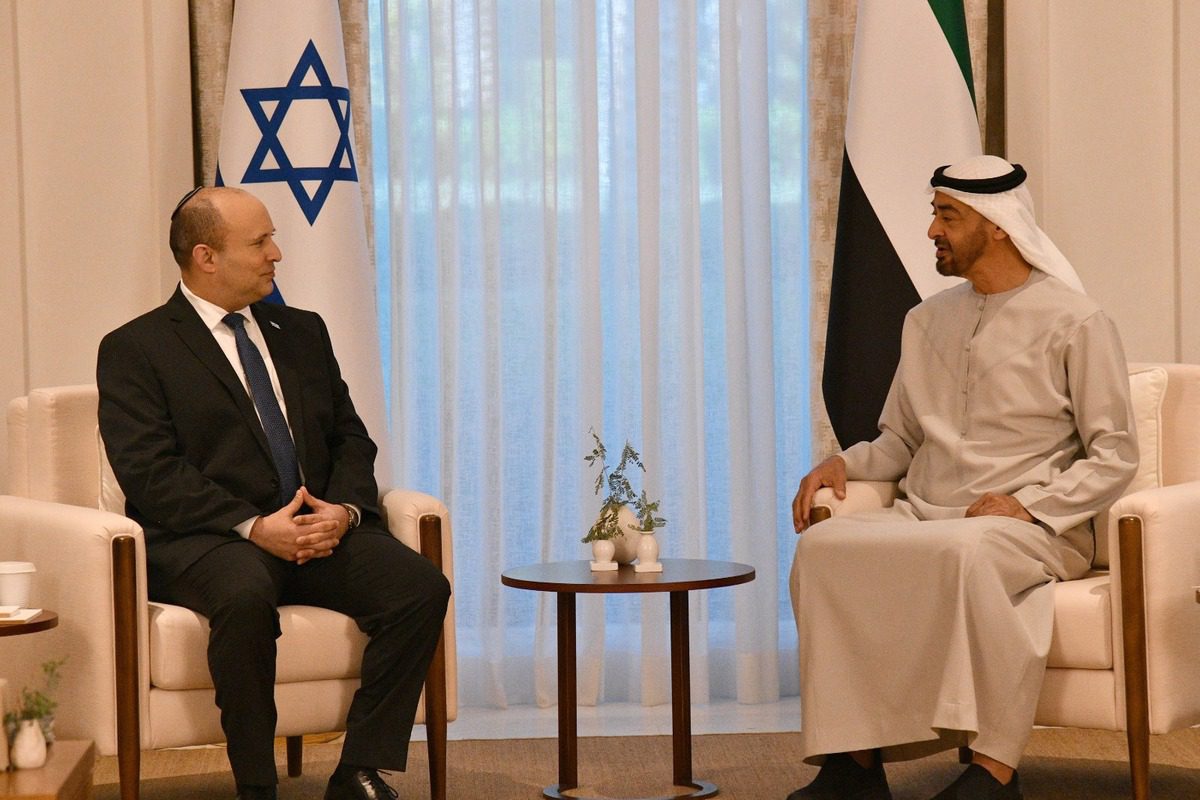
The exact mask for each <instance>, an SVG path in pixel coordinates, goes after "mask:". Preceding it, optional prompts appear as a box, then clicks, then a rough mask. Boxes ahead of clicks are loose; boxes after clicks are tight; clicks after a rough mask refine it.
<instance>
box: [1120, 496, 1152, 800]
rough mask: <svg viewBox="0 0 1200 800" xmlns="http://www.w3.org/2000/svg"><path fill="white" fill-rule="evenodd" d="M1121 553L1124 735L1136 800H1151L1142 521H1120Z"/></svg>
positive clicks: (1128, 518)
mask: <svg viewBox="0 0 1200 800" xmlns="http://www.w3.org/2000/svg"><path fill="white" fill-rule="evenodd" d="M1117 535H1118V540H1119V547H1120V553H1121V639H1122V642H1123V644H1124V648H1125V733H1126V736H1127V737H1128V740H1129V776H1130V780H1131V782H1132V789H1133V794H1132V796H1133V800H1149V798H1150V696H1149V689H1148V676H1147V667H1146V594H1145V573H1144V568H1143V564H1142V521H1141V519H1140V518H1138V517H1133V516H1126V517H1121V518H1120V520H1118V521H1117Z"/></svg>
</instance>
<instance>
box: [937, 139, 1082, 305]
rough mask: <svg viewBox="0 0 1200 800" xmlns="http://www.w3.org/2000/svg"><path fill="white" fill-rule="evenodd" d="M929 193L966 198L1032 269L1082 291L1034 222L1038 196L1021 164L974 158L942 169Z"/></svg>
mask: <svg viewBox="0 0 1200 800" xmlns="http://www.w3.org/2000/svg"><path fill="white" fill-rule="evenodd" d="M998 187H1000V188H998ZM1005 187H1006V188H1005ZM929 190H930V191H931V192H941V193H943V194H946V195H949V196H950V197H953V198H955V199H957V200H961V201H962V202H964V203H966V204H967V205H969V206H970V207H971V208H973V209H975V210H976V211H978V212H979V213H980V214H982V215H983V216H984V217H985V218H986V219H988V220H990V221H991V222H993V223H995V224H996V225H999V226H1000V227H1001V228H1002V229H1003V230H1004V232H1005V233H1007V234H1008V236H1009V238H1010V239H1012V241H1013V244H1015V245H1016V246H1017V251H1018V252H1020V254H1021V256H1022V257H1023V258H1024V259H1025V260H1026V261H1028V262H1029V265H1030V266H1031V267H1036V268H1037V269H1040V270H1041V271H1042V272H1045V273H1046V274H1048V275H1053V276H1054V277H1055V278H1058V279H1059V280H1060V281H1062V282H1063V283H1065V284H1067V286H1070V287H1071V288H1072V289H1074V290H1075V291H1077V292H1080V293H1083V282H1082V281H1080V280H1079V275H1078V274H1077V273H1076V272H1075V268H1074V267H1072V266H1071V262H1070V261H1068V260H1067V257H1066V256H1064V255H1063V254H1062V252H1061V251H1059V249H1058V248H1057V247H1055V245H1054V242H1052V241H1050V237H1049V236H1047V235H1046V233H1045V231H1043V230H1042V229H1041V228H1039V227H1038V225H1037V222H1035V221H1034V217H1033V196H1032V195H1030V194H1029V188H1028V187H1027V186H1026V185H1025V170H1024V169H1022V168H1021V165H1020V164H1017V165H1013V164H1010V163H1008V162H1007V161H1005V160H1004V159H1003V158H999V157H997V156H974V157H972V158H968V159H965V160H963V161H960V162H959V163H957V164H952V165H949V166H945V167H940V168H938V170H937V171H936V172H935V173H934V176H933V178H932V179H931V180H930V186H929Z"/></svg>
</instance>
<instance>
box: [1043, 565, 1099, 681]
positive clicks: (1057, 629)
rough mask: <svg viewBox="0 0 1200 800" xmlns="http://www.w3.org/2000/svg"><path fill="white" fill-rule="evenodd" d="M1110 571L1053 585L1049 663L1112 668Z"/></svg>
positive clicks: (1063, 665) (1066, 666)
mask: <svg viewBox="0 0 1200 800" xmlns="http://www.w3.org/2000/svg"><path fill="white" fill-rule="evenodd" d="M1111 583H1112V581H1111V579H1110V577H1109V575H1108V574H1107V573H1104V574H1099V575H1093V576H1091V577H1087V578H1082V579H1080V580H1077V581H1062V582H1060V583H1057V584H1055V585H1054V638H1053V639H1052V640H1051V642H1050V659H1049V661H1048V662H1047V664H1046V666H1047V667H1049V668H1051V669H1054V668H1071V669H1112V668H1113V647H1112V597H1111V589H1110V584H1111Z"/></svg>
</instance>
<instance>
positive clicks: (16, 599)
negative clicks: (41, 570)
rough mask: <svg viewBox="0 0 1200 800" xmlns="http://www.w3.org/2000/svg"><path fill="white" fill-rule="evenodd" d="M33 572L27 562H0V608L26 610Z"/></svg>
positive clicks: (33, 569) (33, 567)
mask: <svg viewBox="0 0 1200 800" xmlns="http://www.w3.org/2000/svg"><path fill="white" fill-rule="evenodd" d="M35 572H37V567H35V566H34V565H33V564H31V563H29V562H28V561H0V606H19V607H21V608H28V607H29V590H30V589H32V588H33V573H35Z"/></svg>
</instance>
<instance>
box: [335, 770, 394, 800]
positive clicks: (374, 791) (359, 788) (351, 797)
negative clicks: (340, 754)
mask: <svg viewBox="0 0 1200 800" xmlns="http://www.w3.org/2000/svg"><path fill="white" fill-rule="evenodd" d="M399 796H400V795H399V793H398V792H397V791H396V790H395V789H393V788H392V787H390V786H388V785H387V784H386V783H384V781H383V778H381V777H380V776H379V770H375V769H370V768H368V767H346V766H345V765H344V764H339V765H338V768H337V769H336V770H334V772H333V775H332V776H330V778H329V785H328V786H326V787H325V800H392V798H396V797H399Z"/></svg>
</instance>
